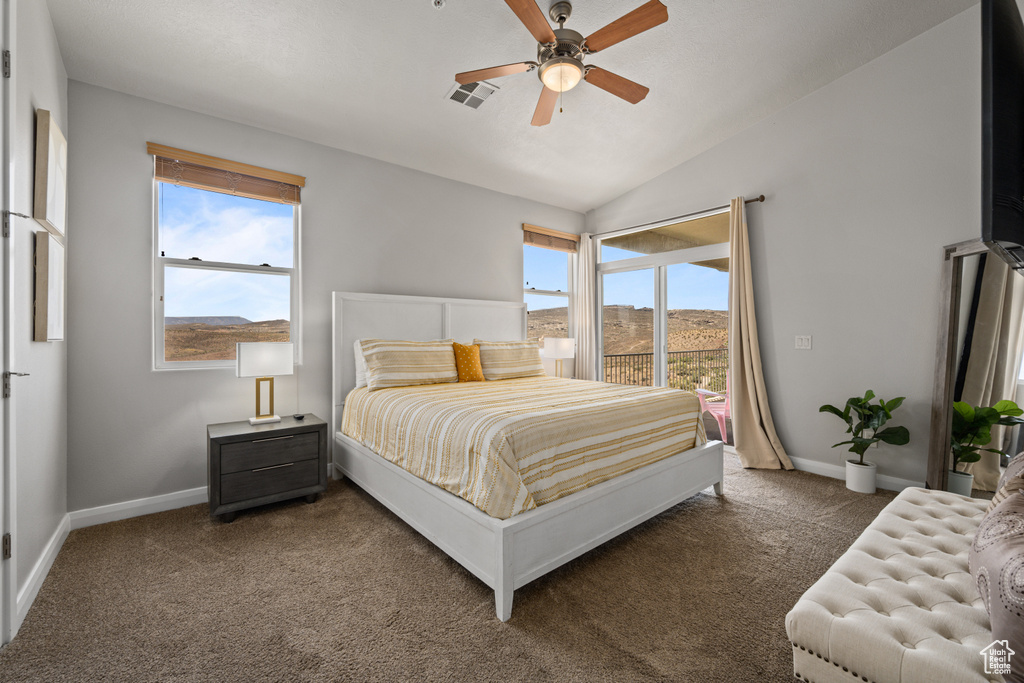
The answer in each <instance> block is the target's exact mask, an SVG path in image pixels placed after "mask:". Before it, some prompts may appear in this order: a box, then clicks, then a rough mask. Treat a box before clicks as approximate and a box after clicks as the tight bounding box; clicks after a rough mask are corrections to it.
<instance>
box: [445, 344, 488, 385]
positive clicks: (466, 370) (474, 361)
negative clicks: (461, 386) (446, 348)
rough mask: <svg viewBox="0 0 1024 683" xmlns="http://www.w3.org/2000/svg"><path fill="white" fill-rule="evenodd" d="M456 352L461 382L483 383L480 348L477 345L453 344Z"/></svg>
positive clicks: (456, 365)
mask: <svg viewBox="0 0 1024 683" xmlns="http://www.w3.org/2000/svg"><path fill="white" fill-rule="evenodd" d="M452 349H454V350H455V367H456V368H458V370H459V381H460V382H483V381H484V369H483V367H481V366H480V347H479V346H477V345H476V344H473V345H471V346H466V345H465V344H459V343H458V342H452Z"/></svg>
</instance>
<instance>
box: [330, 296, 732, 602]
mask: <svg viewBox="0 0 1024 683" xmlns="http://www.w3.org/2000/svg"><path fill="white" fill-rule="evenodd" d="M332 298H333V308H334V322H333V339H332V342H333V351H332V353H333V356H334V362H333V374H332V404H331V405H332V411H331V433H332V434H333V435H334V449H333V450H334V454H333V461H334V468H335V474H336V476H338V475H343V476H346V477H348V478H349V479H351V480H352V481H354V482H355V483H356V484H358V485H359V486H360V488H362V489H363V490H365V491H366V492H367V493H369V494H370V495H372V496H373V497H374V498H376V499H377V500H378V501H380V502H381V503H383V504H384V505H385V506H386V507H387V508H389V509H390V510H391V511H392V512H394V513H395V514H396V515H398V516H399V517H401V518H402V519H403V520H404V521H405V522H406V523H408V524H409V525H410V526H411V527H413V528H414V529H416V531H418V532H420V533H421V534H423V535H424V536H425V537H426V538H427V539H428V540H430V541H431V542H432V543H433V544H434V545H436V546H437V547H438V548H440V549H441V550H443V551H444V552H445V553H447V554H448V555H449V556H450V557H451V558H452V559H454V560H455V561H456V562H458V563H459V564H461V565H462V566H463V567H465V568H466V569H468V570H469V571H470V572H472V573H473V574H474V575H476V577H477V578H479V579H480V580H481V581H483V582H484V583H485V584H487V585H488V586H489V587H490V588H492V589H494V602H495V608H496V611H497V614H498V618H499V619H500V620H501V621H507V620H508V618H509V617H510V616H511V614H512V595H513V592H514V591H515V589H517V588H519V587H521V586H524V585H526V584H527V583H529V582H530V581H533V580H534V579H536V578H538V577H540V576H543V575H544V574H546V573H548V572H549V571H551V570H553V569H555V568H556V567H559V566H561V565H563V564H565V563H566V562H568V561H569V560H572V559H573V558H576V557H579V556H580V555H582V554H583V553H585V552H587V551H588V550H590V549H592V548H595V547H597V546H598V545H600V544H602V543H604V542H605V541H607V540H609V539H611V538H614V537H615V536H618V535H619V534H621V533H622V532H624V531H626V530H628V529H631V528H632V527H634V526H636V525H637V524H640V523H641V522H643V521H645V520H647V519H650V518H651V517H653V516H654V515H656V514H658V513H659V512H662V511H664V510H667V509H668V508H670V507H672V506H674V505H676V504H677V503H680V502H681V501H683V500H686V499H687V498H689V497H691V496H693V495H694V494H696V493H698V492H699V491H703V490H704V489H706V488H708V487H709V486H714V489H715V493H717V494H718V495H721V494H722V442H720V441H712V442H710V443H708V444H706V445H703V446H699V447H697V448H693V449H690V450H688V451H683V452H681V453H678V454H676V455H673V456H671V457H669V458H665V459H664V460H660V461H658V462H656V463H652V464H650V465H647V466H645V467H642V468H640V469H638V470H634V471H633V472H629V473H627V474H624V475H621V476H619V477H616V478H615V479H612V480H609V481H606V482H603V483H601V484H598V485H596V486H592V487H590V488H588V489H585V490H583V491H579V492H577V493H574V494H572V495H570V496H566V497H565V498H560V499H558V500H556V501H553V502H551V503H547V504H546V505H542V506H540V507H539V508H536V509H534V510H530V511H529V512H524V513H522V514H518V515H516V516H515V517H512V518H510V519H496V518H494V517H491V516H489V515H487V514H485V513H484V512H482V511H481V510H479V509H478V508H476V507H474V506H473V505H471V504H470V503H468V502H466V501H464V500H462V499H461V498H459V497H458V496H455V495H453V494H451V493H448V492H447V491H445V490H444V489H442V488H440V487H438V486H435V485H433V484H430V483H428V482H426V481H424V480H422V479H419V478H418V477H416V476H414V475H412V474H410V473H408V472H406V471H405V470H403V469H402V468H400V467H398V466H397V465H395V464H393V463H391V462H389V461H387V460H385V459H384V458H381V457H380V456H378V455H377V454H375V453H373V452H372V451H371V450H369V449H368V448H366V447H365V446H363V445H362V444H360V443H358V442H356V441H354V440H352V439H350V438H348V437H347V436H344V435H342V434H340V433H339V432H340V426H341V414H342V410H343V408H344V402H345V396H346V395H347V394H348V392H349V391H350V390H351V389H352V387H354V386H355V362H354V360H353V354H352V344H353V342H355V340H357V339H363V338H371V337H372V338H378V339H411V340H429V339H455V340H456V341H460V342H471V341H472V340H473V338H474V337H475V338H479V339H523V338H525V337H526V304H520V303H511V302H506V301H481V300H471V299H442V298H433V297H419V296H394V295H382V294H356V293H350V292H334V293H333V294H332Z"/></svg>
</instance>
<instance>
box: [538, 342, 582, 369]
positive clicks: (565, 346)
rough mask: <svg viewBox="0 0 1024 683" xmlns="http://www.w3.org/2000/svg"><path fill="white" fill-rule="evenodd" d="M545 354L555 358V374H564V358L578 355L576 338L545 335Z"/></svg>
mask: <svg viewBox="0 0 1024 683" xmlns="http://www.w3.org/2000/svg"><path fill="white" fill-rule="evenodd" d="M544 356H545V357H547V358H554V359H555V374H556V375H557V376H559V377H561V376H562V360H564V359H566V358H574V357H575V356H576V340H575V339H567V338H565V337H544Z"/></svg>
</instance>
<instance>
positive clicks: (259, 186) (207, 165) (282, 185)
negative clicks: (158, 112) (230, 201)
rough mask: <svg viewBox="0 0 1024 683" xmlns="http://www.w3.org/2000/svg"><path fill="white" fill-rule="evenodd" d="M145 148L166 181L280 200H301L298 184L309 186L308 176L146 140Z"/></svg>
mask: <svg viewBox="0 0 1024 683" xmlns="http://www.w3.org/2000/svg"><path fill="white" fill-rule="evenodd" d="M146 149H147V151H148V152H149V153H150V154H152V155H153V156H154V157H155V163H156V170H155V175H156V179H157V180H159V181H160V182H164V183H173V184H175V185H184V186H185V187H194V188H197V189H200V190H210V191H213V192H222V193H224V194H233V195H238V196H240V197H249V198H251V199H262V200H265V201H270V202H277V203H279V204H298V203H299V199H300V190H299V188H302V187H305V186H306V179H305V178H304V177H303V176H300V175H294V174H291V173H282V172H281V171H274V170H271V169H269V168H261V167H260V166H253V165H251V164H243V163H241V162H238V161H229V160H227V159H220V158H218V157H213V156H209V155H207V154H199V153H198V152H189V151H186V150H183V149H176V148H174V147H167V146H166V145H158V144H155V143H152V142H147V143H146Z"/></svg>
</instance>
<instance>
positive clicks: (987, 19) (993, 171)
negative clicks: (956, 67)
mask: <svg viewBox="0 0 1024 683" xmlns="http://www.w3.org/2000/svg"><path fill="white" fill-rule="evenodd" d="M981 101H982V105H981V164H982V166H981V202H982V212H981V240H982V241H983V242H984V243H985V244H987V245H988V246H989V248H991V249H992V251H994V252H995V253H997V254H999V256H1001V257H1002V258H1003V259H1004V260H1005V261H1006V262H1008V263H1009V264H1010V265H1011V266H1012V267H1013V268H1016V269H1018V270H1020V269H1024V22H1022V21H1021V17H1020V11H1019V10H1018V9H1017V2H1016V0H982V2H981Z"/></svg>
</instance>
